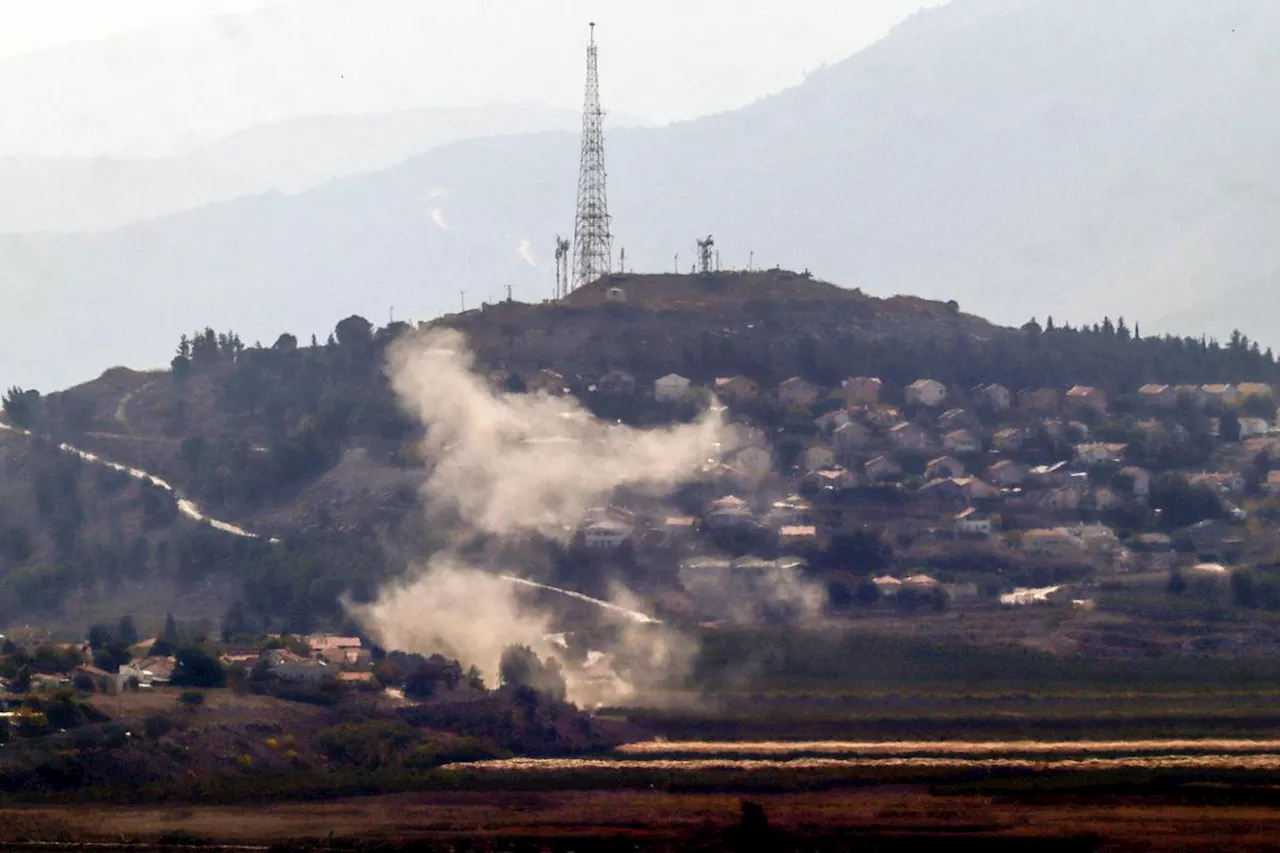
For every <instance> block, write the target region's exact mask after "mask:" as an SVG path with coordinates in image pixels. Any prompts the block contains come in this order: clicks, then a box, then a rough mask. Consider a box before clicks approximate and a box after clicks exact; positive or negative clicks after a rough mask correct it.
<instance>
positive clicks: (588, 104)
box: [570, 21, 613, 290]
mask: <svg viewBox="0 0 1280 853" xmlns="http://www.w3.org/2000/svg"><path fill="white" fill-rule="evenodd" d="M612 263H613V234H611V233H609V200H608V194H607V192H606V191H605V168H604V110H603V109H601V108H600V74H599V70H598V68H597V63H596V25H595V22H594V21H593V22H592V23H591V41H590V43H589V44H588V45H587V91H586V96H585V97H584V98H583V105H582V156H581V160H580V162H579V164H578V210H577V214H576V215H575V217H574V222H573V283H572V285H571V288H570V289H571V290H577V289H578V288H579V287H582V286H583V285H584V284H590V283H591V282H593V281H595V280H596V279H598V278H600V277H601V276H603V275H607V274H608V273H609V271H610V267H611V265H612Z"/></svg>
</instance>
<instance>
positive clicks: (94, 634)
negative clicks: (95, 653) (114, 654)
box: [89, 625, 111, 649]
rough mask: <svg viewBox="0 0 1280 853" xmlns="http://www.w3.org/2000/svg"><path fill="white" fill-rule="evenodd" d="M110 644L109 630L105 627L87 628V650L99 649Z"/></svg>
mask: <svg viewBox="0 0 1280 853" xmlns="http://www.w3.org/2000/svg"><path fill="white" fill-rule="evenodd" d="M110 642H111V629H110V628H108V627H107V626H106V625H92V626H90V627H89V648H91V649H101V648H104V647H106V645H107V644H108V643H110Z"/></svg>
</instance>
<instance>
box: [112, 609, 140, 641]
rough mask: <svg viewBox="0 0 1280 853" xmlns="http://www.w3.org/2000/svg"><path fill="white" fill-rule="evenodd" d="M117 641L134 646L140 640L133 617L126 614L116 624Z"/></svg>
mask: <svg viewBox="0 0 1280 853" xmlns="http://www.w3.org/2000/svg"><path fill="white" fill-rule="evenodd" d="M115 641H116V642H117V643H119V644H120V645H122V646H132V645H133V644H134V643H136V642H138V629H137V627H136V626H135V625H134V624H133V617H132V616H130V615H128V614H125V615H124V616H121V617H120V621H119V622H118V623H117V624H116V636H115Z"/></svg>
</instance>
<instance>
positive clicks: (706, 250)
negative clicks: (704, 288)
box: [697, 234, 719, 275]
mask: <svg viewBox="0 0 1280 853" xmlns="http://www.w3.org/2000/svg"><path fill="white" fill-rule="evenodd" d="M715 245H716V241H715V238H713V237H712V236H711V235H710V234H708V235H707V239H705V240H699V241H698V266H697V269H698V272H700V273H702V274H703V275H706V274H708V273H710V272H712V271H713V270H712V266H711V261H712V252H711V250H712V249H714V248H715ZM716 266H717V267H718V266H719V263H717V264H716Z"/></svg>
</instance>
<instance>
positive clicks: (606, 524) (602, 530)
mask: <svg viewBox="0 0 1280 853" xmlns="http://www.w3.org/2000/svg"><path fill="white" fill-rule="evenodd" d="M630 538H631V527H630V526H628V525H626V524H622V523H621V522H618V521H614V520H612V519H605V520H603V521H597V522H595V523H594V524H588V525H587V526H586V527H584V528H583V530H582V540H583V544H585V545H586V546H587V548H589V549H590V550H592V551H612V550H613V549H614V548H618V547H620V546H621V545H622V543H624V542H626V541H627V540H628V539H630Z"/></svg>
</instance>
